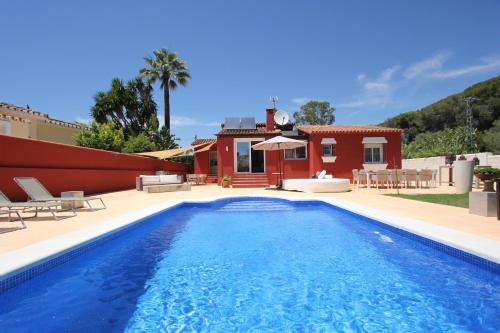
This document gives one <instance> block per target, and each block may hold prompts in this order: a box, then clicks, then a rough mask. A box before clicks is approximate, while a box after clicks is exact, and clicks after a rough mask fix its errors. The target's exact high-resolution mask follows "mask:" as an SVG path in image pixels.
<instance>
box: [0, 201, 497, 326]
mask: <svg viewBox="0 0 500 333" xmlns="http://www.w3.org/2000/svg"><path fill="white" fill-rule="evenodd" d="M163 331H165V332H169V331H172V332H174V331H185V332H191V331H195V332H202V331H205V332H237V331H239V332H248V331H252V332H345V331H349V332H364V331H366V332H382V331H383V332H387V331H390V332H445V331H446V332H498V331H500V277H499V275H498V274H495V273H493V272H489V271H486V270H483V269H481V268H479V267H477V266H474V265H472V264H469V263H467V262H465V261H462V260H460V259H458V258H455V257H452V256H449V255H447V254H445V253H443V252H440V251H437V250H435V249H433V248H430V247H427V246H426V245H424V244H422V243H419V242H416V241H414V240H412V239H410V238H407V237H406V236H404V235H402V234H400V233H398V232H395V231H394V230H393V229H390V228H387V227H385V226H383V225H380V224H378V223H372V222H370V221H369V220H368V219H365V218H361V217H359V216H357V215H355V214H352V213H349V212H346V211H344V210H341V209H338V208H335V207H332V206H329V205H327V204H324V203H320V202H299V203H291V202H287V201H284V200H277V199H276V200H275V199H249V198H247V199H231V200H228V199H226V200H221V201H216V202H214V203H210V204H183V205H181V206H178V207H176V208H173V209H171V210H168V211H165V212H163V213H161V214H158V215H155V216H153V217H151V218H148V219H147V220H146V221H144V222H142V223H139V224H137V225H136V226H134V227H132V228H129V229H127V231H126V232H123V233H122V234H120V236H119V237H116V238H114V239H111V240H109V241H107V242H105V243H104V244H101V245H99V246H96V247H95V248H93V249H91V250H89V251H87V252H85V253H83V254H81V255H79V256H77V257H75V258H73V259H72V260H70V261H68V262H66V263H64V264H61V265H59V266H57V267H55V268H53V269H51V270H49V271H47V272H45V273H43V274H41V275H38V276H36V277H35V278H33V279H31V280H29V281H26V282H24V283H22V284H20V285H18V286H16V287H14V288H12V289H9V290H7V291H5V292H4V293H2V294H0V332H30V333H32V332H163Z"/></svg>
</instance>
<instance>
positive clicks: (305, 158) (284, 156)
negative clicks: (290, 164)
mask: <svg viewBox="0 0 500 333" xmlns="http://www.w3.org/2000/svg"><path fill="white" fill-rule="evenodd" d="M299 148H304V150H305V152H306V154H305V157H299V158H297V157H296V156H297V149H299ZM299 148H294V149H283V159H284V160H287V161H296V160H298V161H301V160H307V146H304V147H299ZM287 150H293V151H294V154H293V155H294V156H295V157H294V158H287V157H286V151H287Z"/></svg>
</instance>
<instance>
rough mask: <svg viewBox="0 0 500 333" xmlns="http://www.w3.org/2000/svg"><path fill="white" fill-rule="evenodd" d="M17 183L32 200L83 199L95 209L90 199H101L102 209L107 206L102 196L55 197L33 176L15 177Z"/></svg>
mask: <svg viewBox="0 0 500 333" xmlns="http://www.w3.org/2000/svg"><path fill="white" fill-rule="evenodd" d="M14 180H15V181H16V183H17V184H18V185H19V187H21V188H22V189H23V191H24V192H26V194H27V195H28V196H29V198H30V201H31V202H60V203H61V204H62V202H63V201H66V202H74V201H83V202H85V203H87V206H89V208H90V209H92V210H95V209H94V208H93V207H92V206H91V205H90V201H92V200H99V201H101V204H102V209H104V208H106V205H105V204H104V201H102V199H101V197H97V196H92V197H81V198H61V197H54V196H53V195H52V194H51V193H50V192H49V191H48V190H47V189H46V188H45V187H44V186H43V185H42V184H41V183H40V182H39V181H38V179H36V178H33V177H15V178H14Z"/></svg>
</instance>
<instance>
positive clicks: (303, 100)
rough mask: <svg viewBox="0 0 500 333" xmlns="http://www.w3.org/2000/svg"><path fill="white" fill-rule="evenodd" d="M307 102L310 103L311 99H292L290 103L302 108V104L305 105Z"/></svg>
mask: <svg viewBox="0 0 500 333" xmlns="http://www.w3.org/2000/svg"><path fill="white" fill-rule="evenodd" d="M309 101H312V98H309V97H295V98H292V102H293V103H295V104H297V105H299V106H302V105H304V104H306V103H307V102H309Z"/></svg>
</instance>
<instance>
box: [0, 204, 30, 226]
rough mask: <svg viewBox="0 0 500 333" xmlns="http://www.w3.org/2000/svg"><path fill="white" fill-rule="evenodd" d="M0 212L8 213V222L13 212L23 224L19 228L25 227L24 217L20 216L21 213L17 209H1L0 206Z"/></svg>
mask: <svg viewBox="0 0 500 333" xmlns="http://www.w3.org/2000/svg"><path fill="white" fill-rule="evenodd" d="M0 214H9V222H10V221H11V215H12V214H15V215H17V217H18V219H19V221H20V222H21V224H22V225H23V227H22V228H21V229H26V224H25V223H24V219H23V218H22V216H21V214H19V212H18V211H17V210H12V209H1V208H0Z"/></svg>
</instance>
